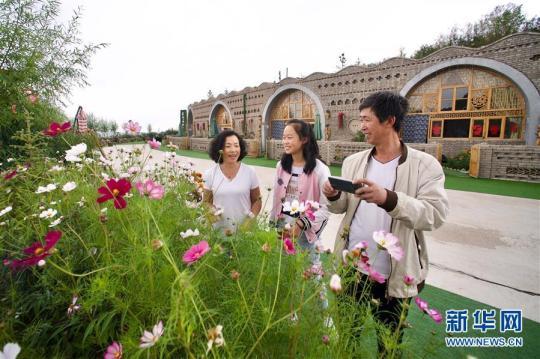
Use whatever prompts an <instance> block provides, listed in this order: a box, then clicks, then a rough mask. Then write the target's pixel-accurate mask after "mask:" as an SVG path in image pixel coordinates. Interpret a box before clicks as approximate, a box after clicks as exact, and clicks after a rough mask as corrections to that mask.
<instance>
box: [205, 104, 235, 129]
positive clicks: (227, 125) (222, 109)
mask: <svg viewBox="0 0 540 359" xmlns="http://www.w3.org/2000/svg"><path fill="white" fill-rule="evenodd" d="M213 121H215V122H216V124H217V128H218V131H223V130H224V129H232V128H233V123H232V116H231V111H230V110H229V108H228V107H227V105H226V104H225V103H224V102H222V101H217V102H215V103H214V106H213V107H212V110H211V111H210V117H209V118H208V128H209V129H211V128H212V126H213Z"/></svg>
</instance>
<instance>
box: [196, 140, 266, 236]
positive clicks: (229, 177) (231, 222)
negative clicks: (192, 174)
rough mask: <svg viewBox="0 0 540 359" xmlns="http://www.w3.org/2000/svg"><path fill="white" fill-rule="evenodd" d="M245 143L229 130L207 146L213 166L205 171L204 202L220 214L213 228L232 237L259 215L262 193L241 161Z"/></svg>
mask: <svg viewBox="0 0 540 359" xmlns="http://www.w3.org/2000/svg"><path fill="white" fill-rule="evenodd" d="M246 147H247V146H246V142H245V141H244V140H243V139H242V137H240V135H239V134H237V133H236V132H234V131H232V130H224V131H222V132H221V133H220V134H219V135H218V136H216V137H215V138H214V139H213V140H212V142H211V143H210V149H209V151H208V153H209V155H210V158H211V159H212V160H213V161H214V162H216V164H215V165H213V166H212V167H210V168H209V169H208V170H206V171H205V173H204V175H203V180H204V187H205V188H204V201H205V202H206V203H209V204H212V205H213V206H214V207H215V208H216V211H218V213H219V212H222V213H221V214H220V215H219V217H218V218H219V220H218V221H217V222H216V223H215V224H214V227H215V228H221V229H222V230H223V231H224V232H225V233H226V234H227V233H234V232H236V229H237V228H238V226H239V225H241V224H242V222H244V220H245V219H246V218H254V217H255V216H257V215H258V214H259V212H260V211H261V206H262V202H261V191H260V189H259V180H258V179H257V175H256V174H255V170H254V169H253V168H251V167H250V166H248V165H245V164H243V163H242V162H241V161H242V159H243V158H244V157H245V156H246V154H247V150H246Z"/></svg>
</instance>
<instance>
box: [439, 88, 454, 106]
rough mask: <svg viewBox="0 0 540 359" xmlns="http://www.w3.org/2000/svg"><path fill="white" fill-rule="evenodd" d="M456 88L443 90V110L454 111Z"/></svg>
mask: <svg viewBox="0 0 540 359" xmlns="http://www.w3.org/2000/svg"><path fill="white" fill-rule="evenodd" d="M453 101H454V89H443V90H442V92H441V111H452V102H453Z"/></svg>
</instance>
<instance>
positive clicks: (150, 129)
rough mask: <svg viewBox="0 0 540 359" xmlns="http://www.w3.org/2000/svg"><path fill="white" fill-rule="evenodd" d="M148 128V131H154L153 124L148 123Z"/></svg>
mask: <svg viewBox="0 0 540 359" xmlns="http://www.w3.org/2000/svg"><path fill="white" fill-rule="evenodd" d="M147 130H148V133H152V125H151V124H148V127H147Z"/></svg>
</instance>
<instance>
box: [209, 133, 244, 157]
mask: <svg viewBox="0 0 540 359" xmlns="http://www.w3.org/2000/svg"><path fill="white" fill-rule="evenodd" d="M229 136H236V138H238V142H239V143H240V157H238V162H240V161H242V158H244V157H246V155H247V145H246V141H244V139H243V138H242V137H241V136H240V135H239V134H238V133H236V132H235V131H233V130H223V131H221V132H220V133H219V135H217V136H216V137H214V139H213V140H212V142H210V148H209V149H208V154H209V155H210V158H211V159H212V160H213V161H214V162H215V163H223V152H222V153H220V152H219V151H221V150H224V149H225V140H226V139H227V137H229Z"/></svg>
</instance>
